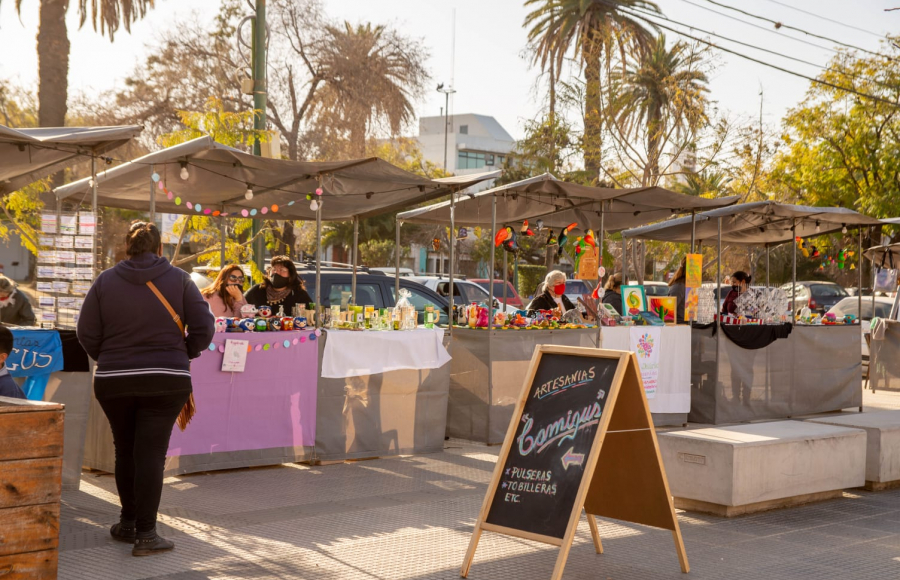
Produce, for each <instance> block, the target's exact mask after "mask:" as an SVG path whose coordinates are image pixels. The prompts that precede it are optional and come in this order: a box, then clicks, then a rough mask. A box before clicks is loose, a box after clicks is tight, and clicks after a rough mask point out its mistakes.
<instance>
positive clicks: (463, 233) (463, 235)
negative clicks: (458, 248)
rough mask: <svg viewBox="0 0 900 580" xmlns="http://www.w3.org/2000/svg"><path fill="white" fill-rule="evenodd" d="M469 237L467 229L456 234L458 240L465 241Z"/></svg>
mask: <svg viewBox="0 0 900 580" xmlns="http://www.w3.org/2000/svg"><path fill="white" fill-rule="evenodd" d="M468 237H469V230H467V229H466V228H459V231H458V232H457V233H456V239H457V240H464V239H466V238H468Z"/></svg>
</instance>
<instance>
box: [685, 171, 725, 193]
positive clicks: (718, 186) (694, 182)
mask: <svg viewBox="0 0 900 580" xmlns="http://www.w3.org/2000/svg"><path fill="white" fill-rule="evenodd" d="M732 181H733V180H732V178H731V177H728V174H726V173H725V172H724V171H721V170H719V169H712V170H704V171H701V172H700V173H688V174H687V175H686V176H685V177H684V181H679V182H678V183H675V184H674V185H673V186H672V190H673V191H677V192H678V193H684V194H687V195H694V196H697V197H722V196H724V195H730V194H731V193H732V190H731V187H730V186H729V184H730V183H731V182H732Z"/></svg>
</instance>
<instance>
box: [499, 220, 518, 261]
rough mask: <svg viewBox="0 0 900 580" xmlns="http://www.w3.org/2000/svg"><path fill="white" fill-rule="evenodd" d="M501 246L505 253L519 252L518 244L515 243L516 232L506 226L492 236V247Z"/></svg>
mask: <svg viewBox="0 0 900 580" xmlns="http://www.w3.org/2000/svg"><path fill="white" fill-rule="evenodd" d="M499 246H503V249H504V250H506V251H507V252H510V253H512V254H515V253H516V252H518V251H519V244H518V243H516V230H514V229H513V228H512V227H510V226H506V227H505V228H503V229H502V230H500V231H499V232H497V235H496V236H494V247H495V248H496V247H499Z"/></svg>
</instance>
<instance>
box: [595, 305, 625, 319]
mask: <svg viewBox="0 0 900 580" xmlns="http://www.w3.org/2000/svg"><path fill="white" fill-rule="evenodd" d="M600 306H601V307H602V308H603V312H604V316H605V317H606V318H613V319H615V320H619V319H620V318H621V315H620V314H619V312H618V311H617V310H616V307H615V306H613V305H612V304H607V303H605V302H604V303H601V304H600Z"/></svg>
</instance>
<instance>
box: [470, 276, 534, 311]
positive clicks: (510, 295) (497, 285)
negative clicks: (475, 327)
mask: <svg viewBox="0 0 900 580" xmlns="http://www.w3.org/2000/svg"><path fill="white" fill-rule="evenodd" d="M469 282H473V283H475V284H478V285H479V286H481V287H482V288H484V289H485V290H488V291H489V288H490V282H491V281H490V280H488V279H486V278H475V279H472V280H469ZM494 298H496V299H497V300H500V301H501V302H502V301H503V280H494ZM506 304H507V305H509V306H515V307H516V308H520V309H521V308H525V302H523V301H522V297H521V296H519V293H518V292H516V288H515V286H513V285H512V282H509V281H507V282H506Z"/></svg>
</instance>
